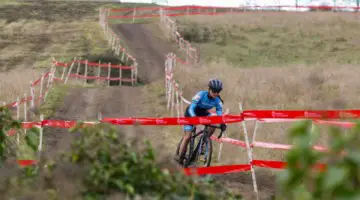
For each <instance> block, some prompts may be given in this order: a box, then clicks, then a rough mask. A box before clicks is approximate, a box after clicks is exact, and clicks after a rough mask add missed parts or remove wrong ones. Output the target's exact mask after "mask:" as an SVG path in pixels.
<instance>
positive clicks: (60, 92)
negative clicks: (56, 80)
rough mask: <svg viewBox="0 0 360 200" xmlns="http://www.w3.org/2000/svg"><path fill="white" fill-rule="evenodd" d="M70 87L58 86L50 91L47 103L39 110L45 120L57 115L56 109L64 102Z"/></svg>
mask: <svg viewBox="0 0 360 200" xmlns="http://www.w3.org/2000/svg"><path fill="white" fill-rule="evenodd" d="M69 87H70V86H69V85H56V86H53V87H52V88H51V89H50V90H49V93H48V95H47V98H46V101H45V103H44V104H43V105H42V106H41V107H40V109H39V110H40V113H41V114H43V115H44V118H45V119H47V118H49V117H51V116H53V115H54V114H55V112H56V109H57V108H58V107H59V106H60V105H61V103H62V102H63V99H64V97H65V95H66V93H67V91H68V88H69Z"/></svg>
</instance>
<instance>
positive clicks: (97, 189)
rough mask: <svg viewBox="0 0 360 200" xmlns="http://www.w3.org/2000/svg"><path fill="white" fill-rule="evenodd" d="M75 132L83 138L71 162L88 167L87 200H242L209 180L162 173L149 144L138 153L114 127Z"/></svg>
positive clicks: (86, 178)
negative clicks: (124, 198)
mask: <svg viewBox="0 0 360 200" xmlns="http://www.w3.org/2000/svg"><path fill="white" fill-rule="evenodd" d="M73 131H80V132H81V135H80V136H79V137H78V138H77V139H76V140H75V141H74V143H73V145H72V149H71V152H70V154H68V159H69V160H71V161H72V162H73V163H76V164H81V165H84V166H87V167H86V169H85V170H86V172H85V174H86V175H85V178H84V184H85V188H86V192H85V197H87V198H90V199H92V198H96V199H97V198H100V197H104V196H106V195H109V194H111V193H112V192H113V191H120V192H123V193H126V194H128V195H129V196H130V197H135V196H136V195H142V196H143V195H144V196H151V197H152V198H154V199H180V198H185V199H241V197H240V196H235V195H232V194H231V193H230V192H229V191H227V190H226V189H225V188H223V187H221V186H220V185H218V184H216V183H215V182H212V181H210V180H207V179H200V178H196V177H187V176H185V175H184V174H182V173H179V172H175V173H169V172H167V171H164V170H162V169H160V168H159V167H158V166H157V164H156V162H155V155H154V152H153V150H152V147H151V145H150V143H149V142H145V147H143V148H140V149H139V150H137V149H138V148H137V147H136V146H139V144H136V142H135V141H132V142H127V141H124V139H123V136H121V134H119V133H117V131H116V129H115V128H114V127H112V126H109V125H106V124H99V125H97V126H95V127H86V128H81V129H80V128H78V127H77V128H75V129H74V130H73ZM121 137H122V138H121Z"/></svg>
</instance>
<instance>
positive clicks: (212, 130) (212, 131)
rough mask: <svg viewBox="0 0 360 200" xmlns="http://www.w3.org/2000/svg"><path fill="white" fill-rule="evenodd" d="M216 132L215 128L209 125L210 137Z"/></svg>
mask: <svg viewBox="0 0 360 200" xmlns="http://www.w3.org/2000/svg"><path fill="white" fill-rule="evenodd" d="M214 132H215V128H213V127H208V133H209V136H210V137H211V136H212V134H214Z"/></svg>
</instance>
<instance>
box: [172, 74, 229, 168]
mask: <svg viewBox="0 0 360 200" xmlns="http://www.w3.org/2000/svg"><path fill="white" fill-rule="evenodd" d="M208 86H209V89H208V91H206V90H201V91H200V92H198V93H197V94H196V95H195V96H194V97H193V98H192V102H191V104H190V105H189V106H188V107H187V108H186V111H185V117H196V116H210V115H211V113H210V112H209V111H208V110H210V109H212V108H214V107H215V108H216V114H217V115H218V116H220V115H222V114H223V113H222V111H223V103H224V102H223V100H222V99H221V97H220V95H219V93H220V92H221V90H222V89H223V88H222V82H221V81H220V80H218V79H211V80H210V81H209V84H208ZM220 127H221V130H222V131H225V130H226V125H225V124H221V126H220ZM193 128H194V126H193V125H184V128H183V129H184V136H183V140H182V143H181V145H180V149H179V155H177V157H176V158H175V160H176V161H177V162H179V163H180V164H182V163H183V160H184V158H185V154H186V147H187V145H188V143H189V141H190V137H191V131H192V130H193ZM214 131H215V128H212V127H209V134H210V136H211V135H212V134H213V133H214Z"/></svg>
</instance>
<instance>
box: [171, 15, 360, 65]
mask: <svg viewBox="0 0 360 200" xmlns="http://www.w3.org/2000/svg"><path fill="white" fill-rule="evenodd" d="M176 19H177V21H178V24H179V31H180V33H182V35H183V36H184V37H185V38H187V39H189V40H190V41H192V42H193V43H194V44H195V45H196V46H197V47H199V48H200V49H201V58H202V59H203V60H207V61H209V60H215V61H217V60H218V59H221V58H225V59H226V61H227V62H230V63H233V64H235V65H236V66H241V67H252V66H274V65H288V64H294V63H297V64H318V63H339V64H358V63H360V59H359V58H358V57H357V56H354V55H357V54H359V53H360V49H359V48H358V47H357V46H358V44H359V39H358V38H359V36H360V35H359V29H360V23H359V20H358V19H359V16H358V15H354V14H352V13H333V12H327V13H321V12H306V13H294V12H283V13H276V12H274V13H267V12H251V13H241V14H232V15H231V14H229V15H221V16H212V17H209V16H191V17H178V18H176ZM209 19H211V20H209Z"/></svg>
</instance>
